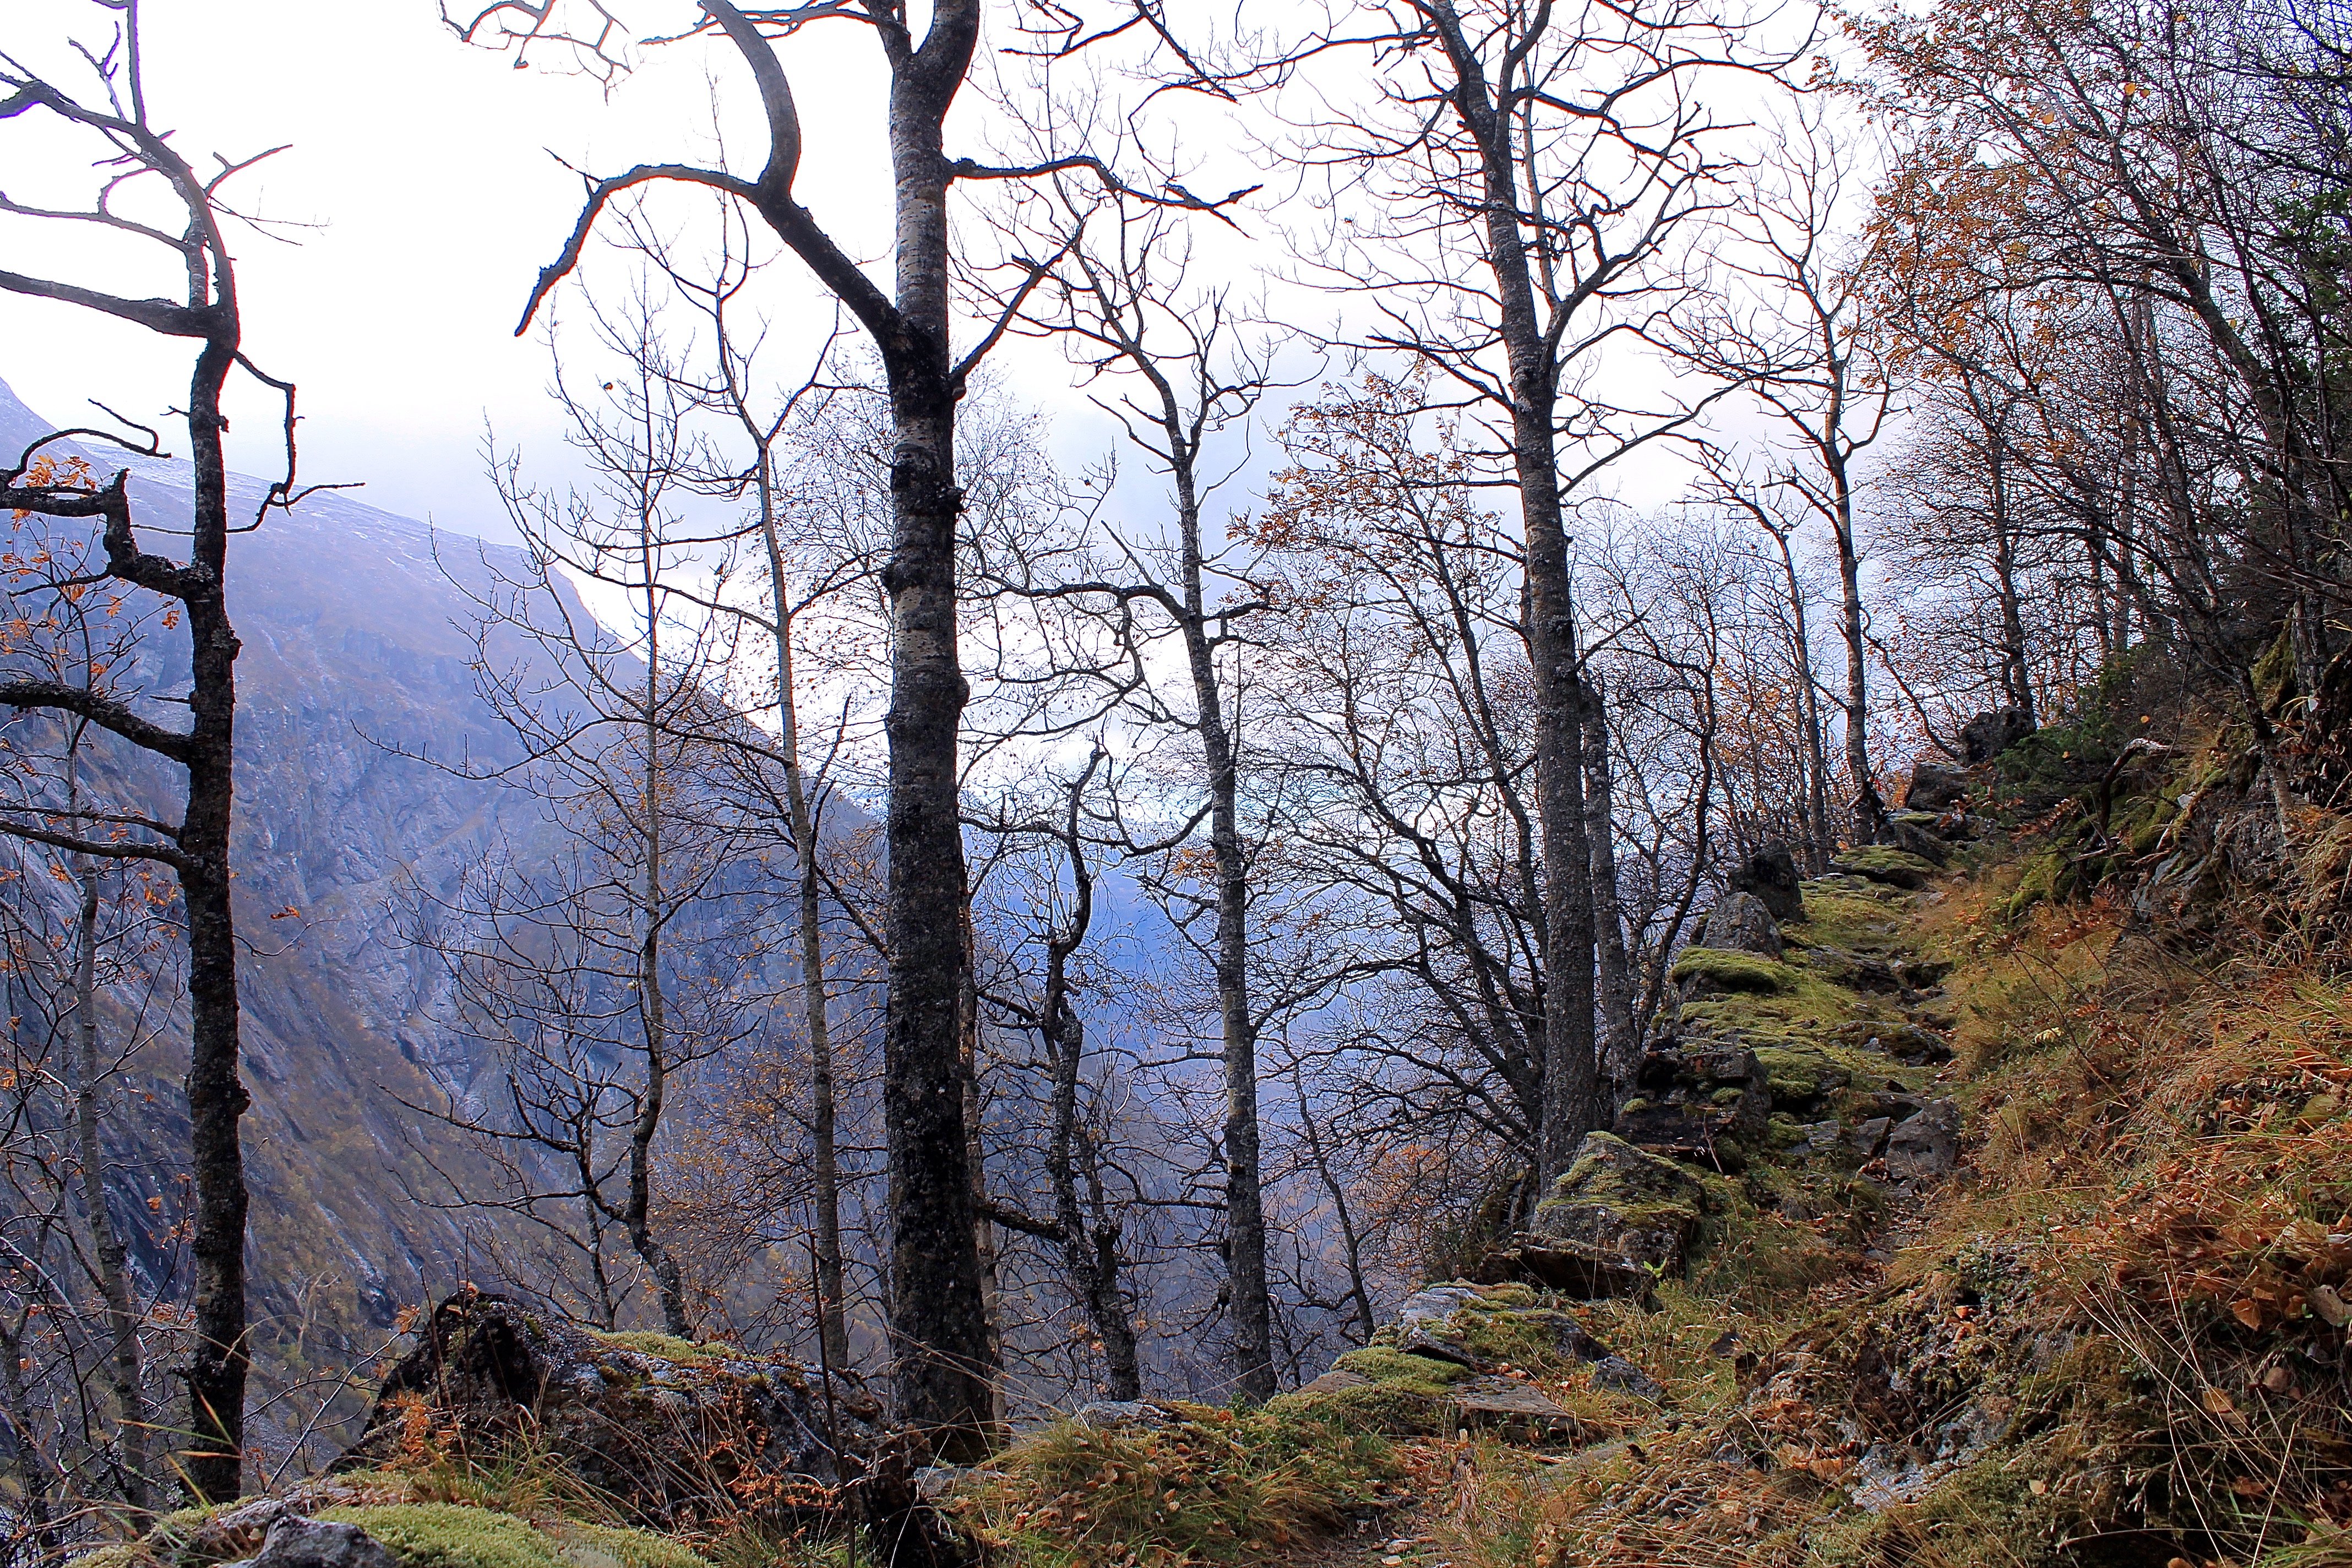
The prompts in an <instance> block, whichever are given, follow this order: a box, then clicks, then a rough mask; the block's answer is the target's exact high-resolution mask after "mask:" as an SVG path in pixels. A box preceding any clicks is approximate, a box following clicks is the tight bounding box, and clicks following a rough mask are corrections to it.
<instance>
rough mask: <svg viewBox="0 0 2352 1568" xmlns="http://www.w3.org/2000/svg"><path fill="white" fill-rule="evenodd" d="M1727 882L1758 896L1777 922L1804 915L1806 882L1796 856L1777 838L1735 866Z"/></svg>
mask: <svg viewBox="0 0 2352 1568" xmlns="http://www.w3.org/2000/svg"><path fill="white" fill-rule="evenodd" d="M1726 885H1727V887H1729V889H1730V890H1731V891H1733V892H1735V893H1747V894H1749V895H1750V896H1752V897H1753V898H1755V899H1756V900H1757V901H1759V903H1761V904H1762V905H1763V906H1764V907H1765V909H1767V910H1769V911H1770V912H1771V915H1772V918H1773V919H1774V920H1776V921H1799V920H1802V919H1804V918H1805V891H1804V883H1803V879H1801V878H1800V877H1799V876H1798V875H1797V858H1796V857H1795V856H1794V855H1791V854H1790V852H1789V847H1788V845H1787V844H1785V843H1783V842H1782V841H1781V840H1780V839H1778V838H1775V839H1773V840H1772V841H1771V842H1770V843H1769V844H1767V845H1765V846H1764V847H1763V848H1761V849H1759V850H1758V851H1757V852H1756V853H1755V854H1753V855H1751V856H1749V857H1748V858H1747V860H1746V861H1745V862H1743V863H1742V864H1740V865H1739V866H1737V867H1735V868H1733V869H1732V873H1731V875H1730V877H1729V878H1728V879H1727V882H1726Z"/></svg>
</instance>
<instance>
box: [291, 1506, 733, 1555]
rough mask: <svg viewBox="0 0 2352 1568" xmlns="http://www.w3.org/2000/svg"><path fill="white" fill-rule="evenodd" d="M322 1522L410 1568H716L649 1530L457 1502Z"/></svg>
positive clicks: (328, 1513) (377, 1509)
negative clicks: (360, 1535) (542, 1520)
mask: <svg viewBox="0 0 2352 1568" xmlns="http://www.w3.org/2000/svg"><path fill="white" fill-rule="evenodd" d="M319 1517H320V1519H324V1520H331V1521H335V1522H337V1523H341V1524H356V1525H358V1526H359V1527H360V1528H361V1529H362V1530H364V1531H367V1532H368V1533H369V1534H370V1535H373V1536H374V1537H375V1538H376V1539H377V1540H378V1541H381V1542H383V1543H384V1544H385V1545H386V1546H388V1547H390V1548H391V1549H392V1550H393V1552H394V1553H395V1554H396V1555H397V1556H398V1557H399V1558H400V1560H401V1562H402V1563H404V1564H405V1565H406V1568H709V1564H708V1563H705V1562H704V1561H703V1559H702V1558H700V1557H699V1556H698V1555H696V1554H695V1553H694V1552H689V1551H688V1550H687V1549H686V1548H685V1547H683V1546H680V1545H678V1544H677V1542H674V1541H669V1540H667V1539H665V1538H663V1537H661V1536H658V1535H653V1534H649V1533H647V1532H646V1531H640V1530H621V1529H616V1528H613V1527H610V1526H604V1525H593V1524H579V1523H572V1522H569V1521H567V1522H564V1523H562V1524H557V1525H544V1524H539V1523H534V1522H533V1521H530V1520H526V1519H519V1518H517V1517H516V1516H515V1515H513V1514H510V1513H495V1512H492V1511H491V1510H488V1509H481V1508H461V1507H459V1506H457V1504H454V1503H444V1502H410V1503H383V1504H373V1505H364V1506H361V1507H355V1508H331V1509H327V1510H323V1511H321V1512H320V1514H319Z"/></svg>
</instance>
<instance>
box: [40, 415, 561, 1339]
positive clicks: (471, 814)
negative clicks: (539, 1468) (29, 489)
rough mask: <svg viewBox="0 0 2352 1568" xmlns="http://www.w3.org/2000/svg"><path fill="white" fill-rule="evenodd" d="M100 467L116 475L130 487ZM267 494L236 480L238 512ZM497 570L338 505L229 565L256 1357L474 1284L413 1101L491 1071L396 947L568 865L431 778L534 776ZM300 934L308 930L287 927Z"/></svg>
mask: <svg viewBox="0 0 2352 1568" xmlns="http://www.w3.org/2000/svg"><path fill="white" fill-rule="evenodd" d="M47 428H48V426H47V422H46V421H44V420H42V419H41V418H39V417H38V416H36V415H35V414H34V413H33V412H32V411H30V410H28V409H26V407H25V406H24V405H23V404H22V403H20V402H18V401H17V400H16V397H15V395H13V394H11V393H9V392H8V390H7V389H6V387H5V385H0V447H5V449H6V451H7V452H8V453H9V454H10V456H11V457H12V458H13V456H14V454H15V453H16V451H17V450H19V449H20V448H21V447H23V446H24V444H25V443H26V441H28V440H30V439H31V438H33V437H34V436H35V435H37V434H38V433H40V432H42V431H45V430H46V429H47ZM90 456H91V457H92V458H93V460H94V462H95V464H96V466H97V467H98V468H99V469H100V471H101V472H106V471H110V469H111V468H116V467H120V466H121V464H122V459H121V458H119V457H110V456H109V455H108V454H107V453H105V452H104V451H103V450H102V449H97V448H93V449H92V450H91V452H90ZM130 466H131V468H132V471H133V474H134V478H133V479H132V482H131V492H132V495H133V497H134V500H136V501H137V503H138V507H139V514H140V516H141V518H142V521H144V522H145V524H146V526H148V527H151V528H153V529H155V530H157V531H158V532H157V534H156V536H155V538H156V547H158V548H166V549H168V548H169V547H170V546H169V541H168V536H167V535H166V534H164V533H163V531H164V530H169V529H171V528H173V526H175V524H177V525H179V526H184V519H185V518H186V515H187V504H188V503H187V491H186V487H185V482H184V477H183V476H184V472H185V470H184V465H181V464H178V463H170V462H162V461H153V460H143V459H142V460H134V461H132V462H131V464H130ZM259 496H260V487H259V486H258V485H257V484H253V483H251V482H243V483H241V484H240V487H239V495H238V500H239V501H240V502H242V503H243V504H244V505H246V506H247V507H248V508H249V507H250V506H251V505H253V504H254V503H256V502H257V500H259ZM20 526H22V525H20ZM502 558H505V559H506V560H507V561H508V563H509V565H511V564H513V563H517V562H519V559H520V556H519V552H514V551H511V550H505V549H501V548H499V547H496V546H488V545H483V544H480V543H478V542H477V541H474V540H472V539H468V538H465V537H463V536H451V535H446V534H445V535H440V536H437V537H436V535H434V534H433V533H432V532H431V531H429V530H428V529H426V528H425V526H424V525H422V524H419V523H416V522H414V521H410V520H408V519H405V518H400V517H394V516H393V515H391V514H389V513H387V512H383V511H379V510H376V509H374V508H373V507H370V506H367V505H365V504H363V503H362V502H359V501H357V500H352V499H350V498H349V497H348V496H346V495H343V494H336V493H329V494H322V495H320V496H317V497H314V498H312V499H311V500H307V501H305V502H304V503H303V504H302V505H301V507H300V508H299V510H297V511H296V512H295V513H294V514H292V515H291V516H288V515H283V514H279V515H273V516H272V517H271V519H270V520H269V521H268V525H267V526H266V527H265V528H263V529H261V530H259V531H256V532H254V533H251V534H247V535H243V536H241V537H239V538H238V539H237V540H236V542H235V543H234V546H233V552H232V558H231V559H232V566H231V573H232V575H231V579H230V595H229V597H230V605H231V609H232V612H233V614H234V616H235V618H236V626H237V630H238V633H239V635H240V637H241V638H242V640H243V643H244V648H243V651H242V653H241V654H240V656H239V658H238V661H237V679H238V688H239V692H238V699H239V700H238V737H237V740H238V774H237V821H238V835H237V841H236V853H237V859H238V868H239V872H238V875H239V881H238V886H239V890H240V898H239V925H240V929H241V930H242V931H243V932H244V933H245V935H246V937H247V940H248V941H249V942H251V943H252V944H253V946H252V953H251V956H250V958H249V959H248V961H247V963H246V965H245V967H244V970H243V973H242V977H241V985H242V997H243V1001H244V1006H245V1059H246V1071H247V1081H248V1083H249V1084H250V1086H251V1089H252V1091H253V1096H254V1108H253V1110H252V1112H251V1113H250V1114H249V1115H248V1117H247V1121H246V1139H247V1143H246V1147H247V1161H248V1170H249V1173H250V1177H251V1181H252V1184H253V1188H254V1197H255V1201H254V1205H253V1239H252V1244H251V1245H252V1251H253V1265H254V1274H253V1278H254V1279H255V1281H256V1284H257V1301H256V1303H255V1317H256V1320H257V1323H259V1324H260V1325H261V1329H260V1332H261V1335H262V1344H261V1346H260V1348H261V1350H262V1352H263V1354H264V1355H265V1357H266V1356H267V1355H268V1354H269V1353H270V1352H271V1350H272V1345H271V1342H272V1341H276V1342H278V1344H277V1347H276V1348H277V1349H278V1350H279V1351H280V1352H283V1353H286V1354H289V1355H299V1356H304V1357H307V1356H310V1355H313V1354H316V1353H317V1352H318V1346H319V1343H320V1331H321V1330H324V1331H326V1338H327V1339H328V1340H329V1341H332V1340H335V1339H338V1338H341V1337H342V1336H344V1335H347V1334H352V1333H355V1332H358V1331H362V1330H364V1329H366V1328H369V1327H373V1326H381V1325H384V1324H388V1323H389V1322H390V1321H392V1319H393V1317H394V1314H395V1313H396V1311H397V1310H399V1309H400V1308H401V1307H402V1306H403V1305H404V1304H407V1303H410V1302H415V1301H419V1300H425V1298H426V1295H427V1293H428V1292H432V1291H436V1289H446V1288H448V1287H450V1286H452V1285H454V1284H455V1283H457V1281H459V1280H461V1279H464V1278H465V1276H466V1274H467V1241H466V1238H465V1237H463V1236H462V1235H461V1233H460V1227H459V1226H458V1224H457V1221H456V1220H455V1219H454V1218H453V1217H452V1216H451V1215H448V1214H447V1213H446V1212H444V1211H439V1210H436V1209H435V1208H433V1207H430V1206H428V1205H420V1204H419V1203H418V1202H417V1201H416V1198H417V1197H419V1196H426V1197H432V1198H436V1199H437V1198H441V1197H444V1196H446V1194H447V1191H448V1185H447V1182H446V1180H445V1179H444V1177H443V1176H441V1175H439V1174H437V1173H436V1167H437V1168H438V1169H439V1170H440V1171H446V1172H454V1173H461V1174H462V1173H466V1172H467V1171H468V1170H470V1169H471V1168H472V1164H473V1162H474V1161H475V1160H476V1159H477V1158H478V1156H477V1155H476V1153H475V1152H474V1151H472V1150H471V1149H469V1148H467V1147H466V1146H464V1145H463V1144H462V1143H461V1142H457V1140H455V1139H454V1138H453V1137H452V1136H451V1135H450V1134H448V1133H447V1132H446V1131H445V1130H442V1129H439V1128H437V1127H436V1126H435V1125H434V1124H433V1123H431V1122H430V1121H426V1120H424V1119H421V1118H418V1117H417V1116H415V1114H413V1113H411V1112H409V1111H406V1110H404V1109H403V1108H402V1107H401V1106H400V1104H399V1103H398V1102H399V1100H417V1101H428V1102H429V1101H430V1100H432V1099H433V1098H434V1097H435V1096H436V1093H437V1092H438V1091H439V1090H440V1089H445V1088H446V1089H456V1090H459V1091H462V1089H464V1087H465V1086H466V1085H467V1082H468V1081H469V1080H470V1079H471V1077H472V1075H473V1072H474V1069H475V1067H476V1065H477V1064H476V1063H475V1062H474V1061H473V1060H472V1059H471V1053H470V1052H469V1051H468V1050H467V1047H466V1044H465V1042H464V1041H463V1040H462V1039H460V1038H459V1037H457V1036H456V1035H455V1034H454V1033H453V1032H452V1031H451V1030H450V1029H449V1028H448V1027H447V1026H446V1023H445V1022H443V1021H442V1020H443V1018H444V1017H445V1016H446V1008H445V1006H444V1004H445V1003H446V996H445V995H444V994H443V991H444V987H445V986H446V978H445V977H444V976H442V975H441V974H440V973H438V967H437V965H436V963H435V961H434V960H433V959H432V958H431V956H430V955H429V954H425V953H421V952H417V951H415V949H414V948H413V947H412V946H411V944H410V943H409V942H407V941H406V940H404V935H403V925H404V920H403V917H402V916H401V914H400V912H399V911H400V910H402V909H403V908H404V907H409V906H413V905H414V904H415V901H416V900H415V895H414V893H413V892H411V891H409V889H411V888H412V887H413V888H414V889H421V890H422V891H423V892H424V893H425V895H427V896H428V897H429V896H431V895H435V894H441V895H446V894H447V893H449V892H451V891H452V890H453V889H455V888H456V886H457V881H458V879H459V878H460V876H461V875H462V873H463V872H464V870H465V869H466V868H467V867H468V866H470V865H472V864H475V863H477V862H478V860H479V859H480V858H482V857H483V856H484V854H485V853H486V852H487V850H488V848H489V847H491V846H492V845H493V844H495V843H498V842H500V841H504V842H506V843H507V844H508V845H509V847H510V848H511V849H512V850H513V851H514V852H515V853H516V854H517V855H518V856H519V857H528V856H529V855H530V853H531V852H532V848H533V847H534V846H535V845H539V844H541V843H551V827H550V826H549V825H548V824H547V823H546V821H545V820H544V818H543V816H542V815H541V812H540V809H539V807H538V806H537V805H536V804H535V803H534V802H533V801H532V800H531V799H530V797H529V796H527V795H524V794H523V793H522V792H520V791H518V790H515V789H512V788H510V787H509V786H505V785H501V784H492V783H485V782H480V781H478V780H477V779H469V778H466V777H460V776H457V774H455V773H452V772H450V771H448V769H447V768H446V767H445V766H441V765H436V763H449V762H455V761H457V760H458V759H459V758H460V757H466V758H468V759H470V761H471V763H473V764H474V768H473V769H472V770H471V771H476V772H478V771H479V769H480V766H481V765H482V764H485V763H490V764H495V763H502V762H508V761H511V760H513V759H514V757H515V755H516V752H515V748H514V743H513V741H512V739H511V737H510V736H509V735H508V733H507V732H506V731H504V730H503V729H502V728H501V727H500V726H499V724H498V723H497V721H496V720H495V719H494V717H493V716H492V714H491V713H490V712H489V710H488V708H487V707H486V706H485V705H484V704H483V703H482V702H481V701H480V700H479V699H478V696H477V695H476V692H475V686H474V675H473V671H472V669H471V667H470V665H471V660H472V658H473V657H474V649H473V646H472V643H471V640H470V637H468V635H467V632H466V630H465V629H464V628H465V627H466V626H467V625H468V624H469V619H470V614H469V613H470V610H471V605H470V604H469V602H468V601H467V598H466V595H465V588H466V587H467V586H469V585H470V586H475V587H480V586H481V585H482V584H485V583H486V582H487V580H488V574H489V571H490V569H491V567H492V566H493V565H495V564H497V563H499V562H500V561H501V559H502ZM185 658H186V656H185V649H184V633H178V632H173V631H163V630H160V629H159V630H157V631H155V632H154V633H153V634H152V637H151V638H150V642H149V646H148V647H147V648H146V649H145V650H144V651H143V652H142V658H141V668H140V674H141V676H142V677H143V678H144V679H146V681H147V682H148V683H149V685H150V688H151V689H154V690H157V691H163V692H169V691H172V690H173V689H184V687H181V686H180V685H179V683H180V682H184V679H185V675H184V671H185V668H186V664H185ZM164 711H166V712H168V710H164ZM428 757H429V758H430V759H431V760H427V758H428ZM109 766H110V771H111V772H112V773H114V775H115V776H114V778H113V780H112V787H113V788H115V789H116V790H117V791H118V792H123V793H128V794H130V795H134V796H139V797H145V798H150V799H152V802H153V804H155V805H159V806H163V807H165V809H169V806H168V803H169V802H170V801H171V800H172V799H173V794H174V793H175V791H174V789H173V781H171V780H169V779H167V778H165V777H164V776H163V775H162V774H161V773H156V774H154V775H153V776H152V777H150V776H149V775H148V774H147V773H144V772H142V767H141V764H140V763H137V762H136V761H134V760H131V759H125V758H117V759H111V760H110V764H109ZM287 910H294V911H299V913H293V914H285V915H283V916H282V918H273V917H274V916H279V915H280V911H287ZM184 1038H185V1036H184V1026H182V1025H180V1024H178V1023H176V1022H175V1023H174V1024H173V1025H171V1026H166V1027H165V1028H164V1029H163V1031H162V1038H161V1039H159V1041H158V1042H157V1045H156V1047H154V1048H153V1049H152V1050H151V1051H150V1052H148V1053H147V1054H146V1055H145V1056H144V1057H142V1058H141V1059H140V1061H139V1062H138V1063H137V1064H136V1070H135V1071H134V1072H133V1074H132V1075H131V1078H132V1081H131V1084H130V1086H129V1087H130V1089H131V1092H130V1093H129V1094H127V1095H126V1096H124V1097H123V1101H122V1106H123V1109H122V1110H121V1117H122V1122H123V1124H122V1126H121V1131H120V1137H119V1146H118V1152H119V1157H120V1158H121V1160H122V1162H123V1165H124V1177H125V1179H124V1180H123V1182H122V1184H121V1194H120V1197H119V1202H120V1204H121V1212H120V1214H119V1216H118V1217H119V1218H120V1219H121V1222H122V1223H123V1225H124V1226H125V1228H126V1230H128V1231H129V1233H130V1234H131V1237H133V1238H134V1239H135V1241H136V1243H137V1247H136V1249H135V1250H136V1256H137V1261H138V1263H139V1265H140V1267H141V1268H142V1269H143V1270H144V1271H145V1272H146V1273H147V1274H148V1276H149V1277H150V1279H156V1278H158V1277H161V1276H165V1275H168V1274H169V1273H170V1272H171V1271H172V1270H173V1268H175V1267H178V1259H177V1258H176V1255H175V1252H174V1248H173V1242H172V1240H171V1237H170V1234H169V1221H170V1219H171V1218H172V1217H173V1211H174V1210H175V1208H176V1205H177V1196H176V1193H175V1191H174V1187H175V1183H176V1174H177V1171H178V1169H179V1164H178V1162H179V1161H180V1159H181V1158H182V1155H181V1151H182V1150H183V1149H184V1137H185V1130H186V1129H185V1121H184V1115H183V1113H182V1111H181V1110H180V1108H179V1092H178V1079H179V1075H180V1072H181V1070H182V1067H181V1061H180V1059H179V1057H178V1053H179V1051H180V1050H181V1049H182V1048H184ZM151 1197H160V1198H162V1199H163V1206H162V1209H161V1210H160V1211H153V1212H151V1211H150V1209H149V1207H148V1205H147V1204H146V1202H145V1200H146V1199H148V1198H151ZM306 1331H307V1334H308V1337H307V1339H306V1338H305V1335H306ZM298 1342H300V1343H303V1344H305V1345H307V1347H308V1348H307V1349H305V1350H303V1351H300V1352H297V1351H296V1349H295V1347H296V1345H297V1343H298Z"/></svg>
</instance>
